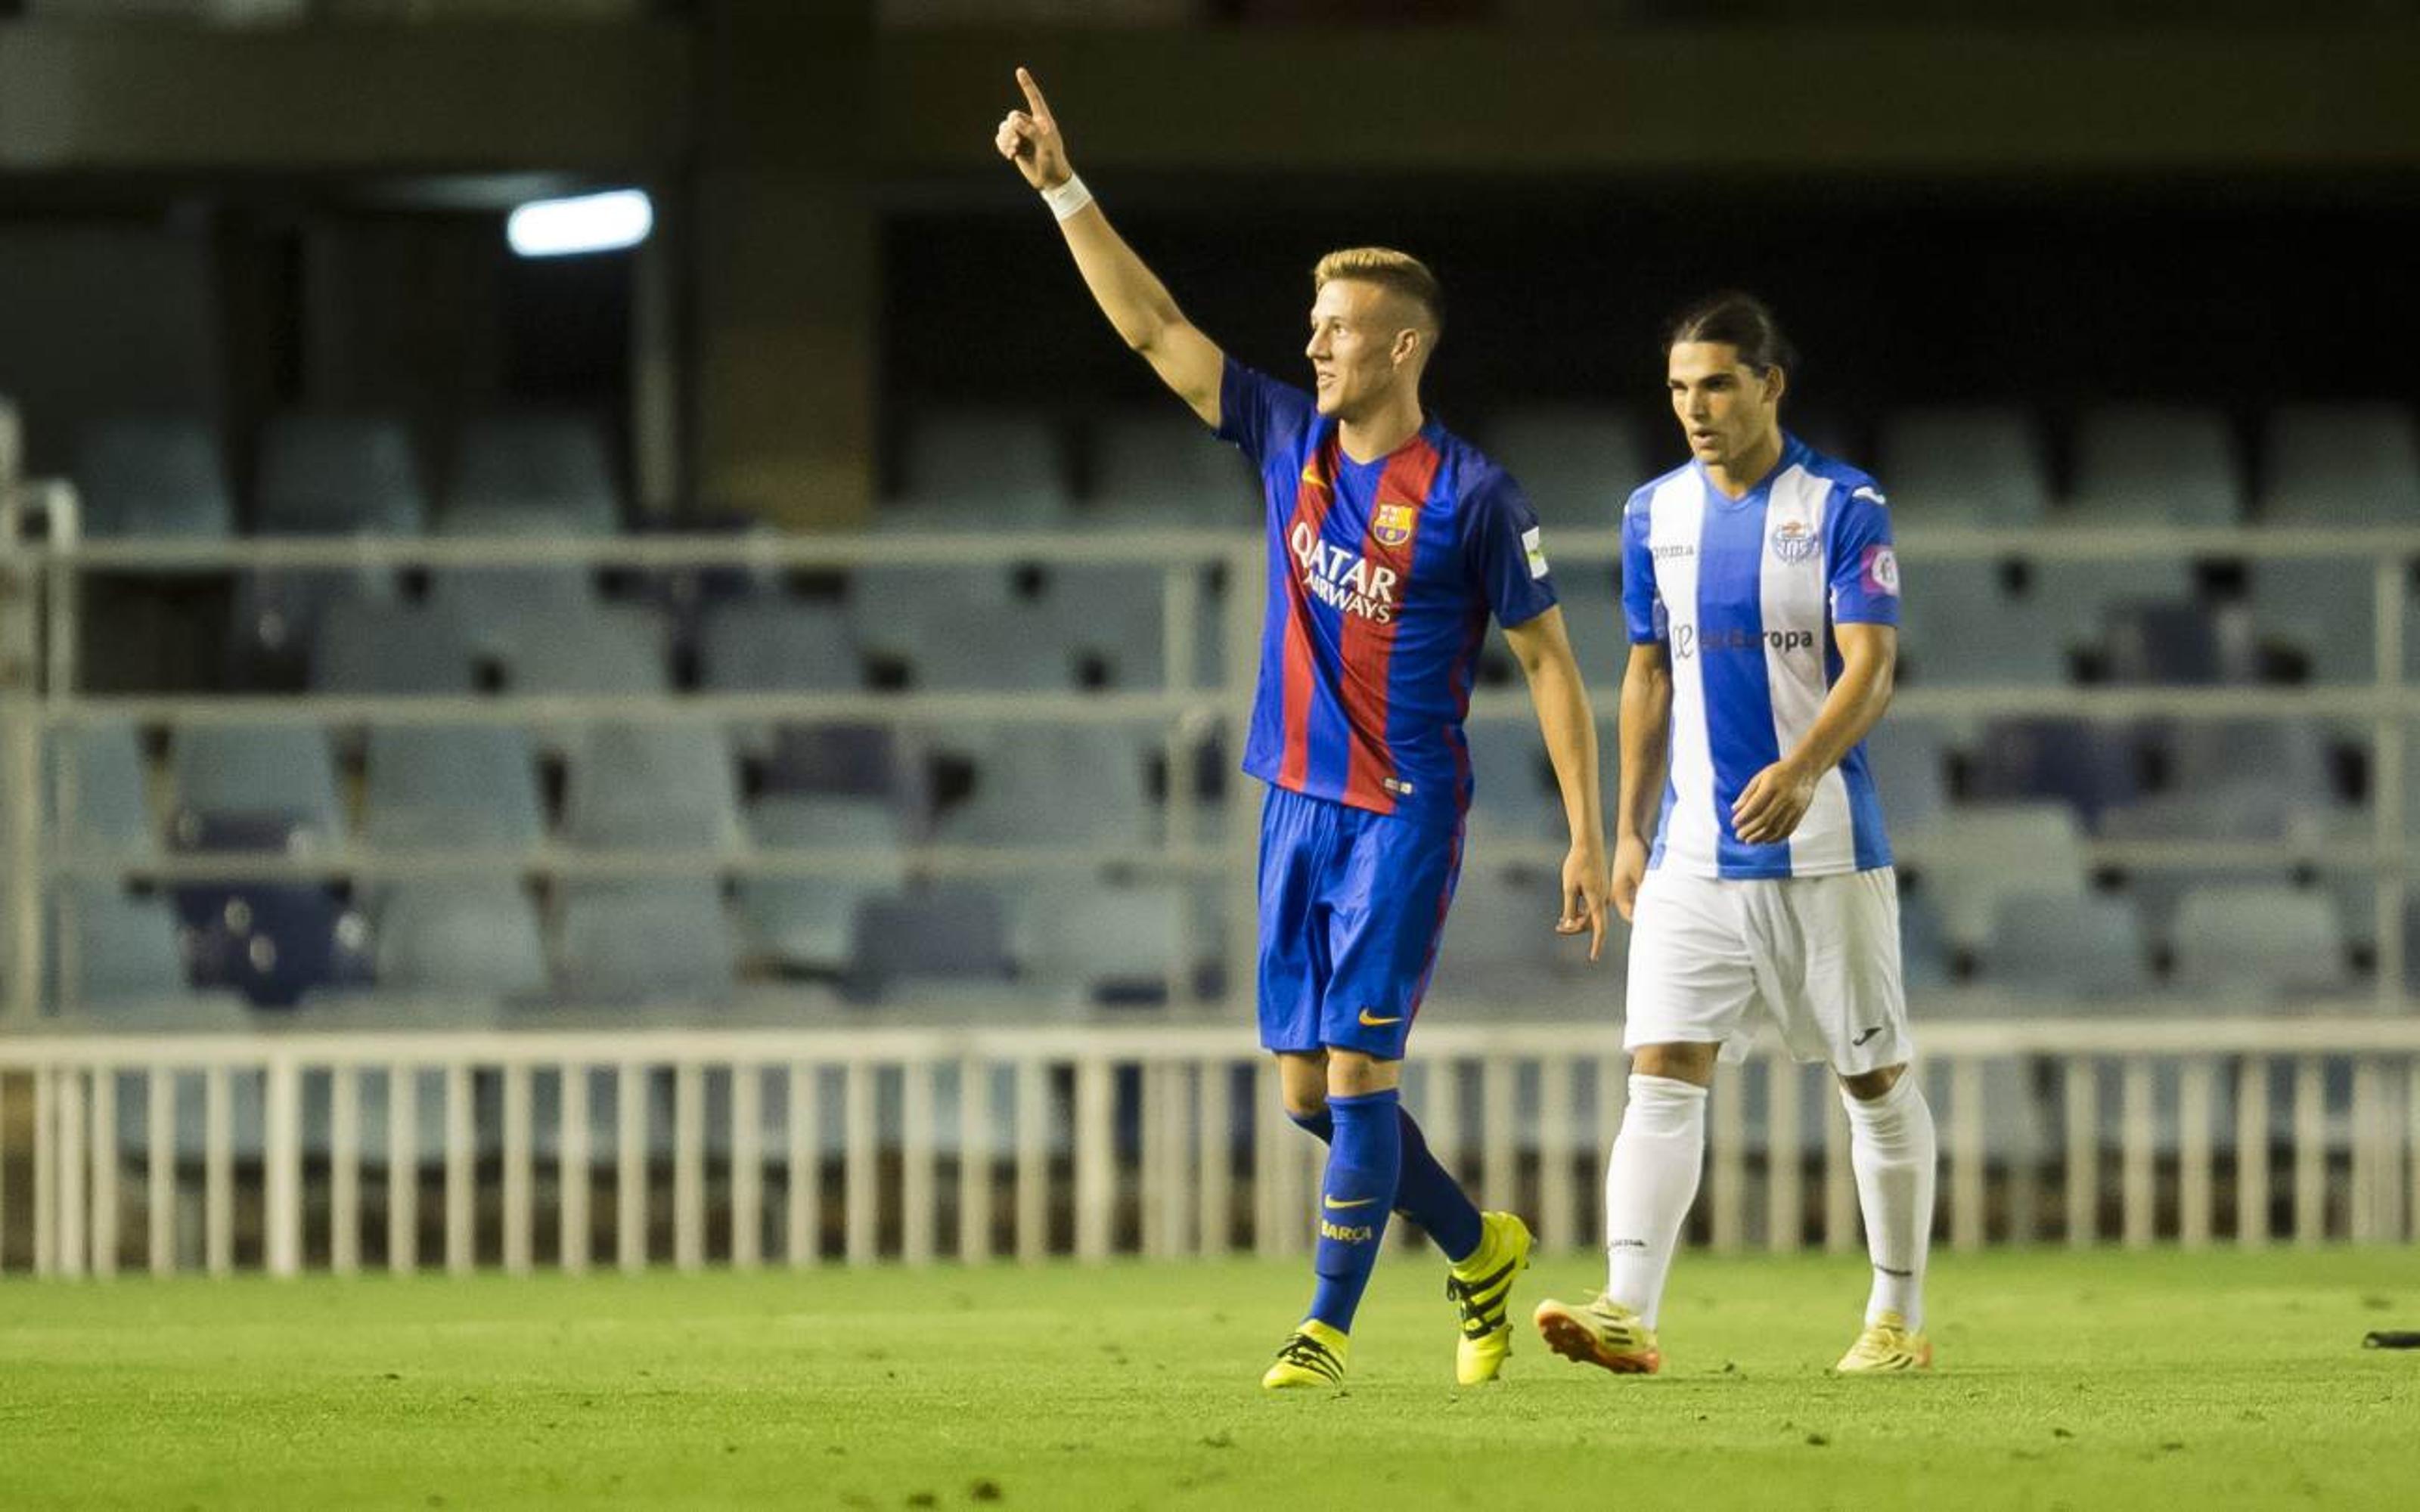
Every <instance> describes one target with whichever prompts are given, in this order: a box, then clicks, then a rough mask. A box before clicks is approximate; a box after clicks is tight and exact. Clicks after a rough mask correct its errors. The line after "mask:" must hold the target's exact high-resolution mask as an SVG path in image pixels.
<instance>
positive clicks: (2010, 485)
mask: <svg viewBox="0 0 2420 1512" xmlns="http://www.w3.org/2000/svg"><path fill="white" fill-rule="evenodd" d="M1877 455H1879V457H1880V458H1881V472H1880V476H1881V480H1882V485H1883V487H1884V488H1885V490H1886V491H1887V493H1888V495H1889V498H1890V503H1891V516H1892V518H1893V519H1894V521H1895V522H1896V523H1897V524H1899V525H1900V526H1901V527H1906V526H1909V525H1917V526H1931V525H1958V526H1966V527H1971V528H1974V529H1978V530H1993V531H2012V530H2023V529H2025V528H2028V527H2031V526H2033V525H2035V524H2038V523H2039V522H2040V519H2041V517H2042V515H2043V512H2044V510H2045V509H2046V508H2047V507H2048V504H2049V498H2050V487H2049V484H2048V482H2047V481H2046V479H2045V476H2044V470H2043V465H2042V448H2041V440H2040V437H2039V436H2037V435H2036V434H2035V431H2034V427H2033V424H2032V423H2031V421H2029V420H2028V419H2027V418H2026V416H2025V415H2024V412H2023V411H2021V410H2018V409H2009V408H2005V407H2000V406H1990V407H1981V406H1978V407H1975V408H1971V409H1904V410H1900V411H1898V412H1897V413H1894V414H1892V415H1889V416H1888V417H1886V418H1885V420H1884V421H1883V424H1882V435H1881V442H1880V448H1879V451H1878V454H1877Z"/></svg>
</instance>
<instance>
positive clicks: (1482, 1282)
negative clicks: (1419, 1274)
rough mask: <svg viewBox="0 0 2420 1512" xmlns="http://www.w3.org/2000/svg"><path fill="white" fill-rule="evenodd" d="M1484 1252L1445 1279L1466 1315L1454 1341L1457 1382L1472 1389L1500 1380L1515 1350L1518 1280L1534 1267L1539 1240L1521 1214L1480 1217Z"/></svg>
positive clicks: (1451, 1296) (1448, 1290) (1450, 1295)
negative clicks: (1532, 1255)
mask: <svg viewBox="0 0 2420 1512" xmlns="http://www.w3.org/2000/svg"><path fill="white" fill-rule="evenodd" d="M1479 1232H1480V1238H1479V1248H1478V1249H1476V1250H1474V1251H1472V1252H1471V1255H1470V1257H1469V1258H1467V1259H1466V1260H1463V1261H1462V1262H1460V1263H1459V1264H1457V1265H1455V1266H1454V1267H1453V1270H1452V1272H1451V1273H1450V1274H1448V1275H1447V1276H1446V1278H1445V1294H1446V1296H1447V1297H1448V1298H1449V1299H1450V1300H1451V1302H1452V1303H1453V1304H1454V1306H1455V1308H1456V1309H1457V1310H1459V1311H1460V1313H1461V1314H1462V1337H1461V1338H1459V1339H1457V1340H1455V1341H1454V1346H1453V1379H1454V1380H1455V1381H1460V1382H1461V1383H1462V1384H1463V1385H1466V1386H1476V1385H1479V1384H1481V1382H1484V1381H1494V1380H1495V1379H1496V1372H1497V1370H1499V1369H1501V1368H1503V1365H1504V1356H1505V1354H1506V1352H1507V1351H1508V1350H1511V1349H1512V1316H1511V1314H1510V1312H1509V1311H1508V1309H1507V1307H1506V1304H1507V1303H1508V1302H1510V1301H1511V1300H1512V1278H1513V1277H1514V1276H1516V1275H1518V1274H1520V1273H1522V1272H1524V1271H1526V1270H1528V1268H1529V1249H1530V1246H1531V1245H1532V1243H1533V1242H1534V1241H1532V1240H1531V1239H1530V1237H1529V1226H1528V1224H1525V1223H1523V1222H1522V1221H1521V1219H1520V1217H1519V1216H1518V1215H1517V1214H1514V1213H1510V1212H1482V1213H1481V1214H1480V1215H1479Z"/></svg>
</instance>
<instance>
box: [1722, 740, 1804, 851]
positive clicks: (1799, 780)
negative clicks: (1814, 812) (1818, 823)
mask: <svg viewBox="0 0 2420 1512" xmlns="http://www.w3.org/2000/svg"><path fill="white" fill-rule="evenodd" d="M1822 776H1823V774H1822V773H1821V772H1809V771H1807V770H1804V769H1803V768H1801V767H1800V766H1799V765H1798V764H1796V763H1794V762H1792V761H1791V760H1790V759H1789V758H1788V757H1784V758H1782V759H1781V760H1780V761H1777V762H1776V763H1774V764H1772V765H1771V766H1768V767H1766V768H1765V769H1764V770H1763V771H1761V772H1759V773H1757V774H1756V776H1754V777H1752V778H1750V779H1748V782H1747V786H1746V787H1745V788H1742V789H1741V790H1740V795H1739V802H1737V803H1734V804H1732V805H1731V828H1732V829H1733V830H1734V831H1736V832H1737V833H1738V835H1739V838H1740V839H1741V840H1743V841H1746V842H1747V843H1748V844H1750V845H1774V844H1778V843H1779V842H1780V841H1785V840H1788V839H1789V838H1790V837H1791V834H1792V832H1793V831H1795V830H1796V829H1797V828H1798V821H1800V820H1801V819H1804V818H1806V817H1807V806H1808V805H1810V804H1812V803H1813V802H1814V801H1815V783H1816V781H1817V779H1820V778H1821V777H1822Z"/></svg>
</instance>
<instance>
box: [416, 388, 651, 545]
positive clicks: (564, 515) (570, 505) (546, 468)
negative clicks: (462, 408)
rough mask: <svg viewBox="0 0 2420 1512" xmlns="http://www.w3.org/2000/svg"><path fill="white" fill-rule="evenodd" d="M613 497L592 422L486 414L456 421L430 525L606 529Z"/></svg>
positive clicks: (455, 530) (615, 519)
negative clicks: (449, 468) (439, 508)
mask: <svg viewBox="0 0 2420 1512" xmlns="http://www.w3.org/2000/svg"><path fill="white" fill-rule="evenodd" d="M621 512H622V511H621V504H620V490H619V489H618V488H617V487H616V486H614V482H613V464H612V461H611V460H610V458H609V457H608V456H607V455H606V449H605V438H604V436H603V435H602V434H601V433H600V432H599V430H598V427H597V425H596V424H594V423H593V422H591V421H589V420H586V419H584V418H582V417H580V416H576V415H542V414H531V415H508V416H490V417H488V418H485V419H481V420H474V421H473V422H472V423H471V424H468V425H466V426H464V427H463V431H462V436H461V440H460V442H459V444H458V448H457V450H456V453H455V458H454V472H453V476H452V479H451V480H450V481H449V483H448V485H447V486H446V490H445V506H444V511H443V513H442V515H441V516H440V517H439V521H438V525H439V529H440V530H442V532H445V533H446V534H449V535H539V534H544V535H611V534H613V532H614V531H615V530H616V529H617V528H618V527H619V525H620V517H621Z"/></svg>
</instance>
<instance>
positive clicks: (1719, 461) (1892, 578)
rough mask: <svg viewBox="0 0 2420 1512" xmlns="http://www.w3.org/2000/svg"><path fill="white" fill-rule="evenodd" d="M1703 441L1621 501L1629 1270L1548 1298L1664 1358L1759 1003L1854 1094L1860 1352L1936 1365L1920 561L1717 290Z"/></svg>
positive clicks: (1613, 1341) (1676, 378)
mask: <svg viewBox="0 0 2420 1512" xmlns="http://www.w3.org/2000/svg"><path fill="white" fill-rule="evenodd" d="M1665 353H1666V376H1667V386H1668V388H1669V390H1670V391H1671V397H1672V412H1673V414H1674V415H1675V416H1677V417H1678V418H1679V420H1680V422H1681V427H1682V429H1683V431H1684V432H1686V434H1687V436H1688V440H1689V451H1690V454H1691V456H1692V460H1691V461H1690V463H1689V465H1688V466H1686V467H1683V468H1681V469H1679V470H1677V471H1673V472H1669V473H1667V474H1665V475H1664V476H1663V477H1660V478H1657V479H1656V480H1654V481H1653V482H1652V483H1650V484H1648V485H1647V486H1644V487H1642V488H1640V489H1639V490H1638V491H1637V492H1636V493H1634V494H1632V495H1631V497H1630V502H1629V504H1628V505H1627V506H1626V507H1625V508H1624V510H1623V512H1622V578H1623V581H1622V601H1623V617H1624V619H1625V620H1626V621H1627V622H1628V625H1629V631H1630V640H1631V652H1630V663H1629V667H1628V669H1627V671H1625V673H1624V675H1623V678H1622V687H1621V797H1620V800H1619V806H1618V809H1617V810H1616V813H1615V833H1616V837H1617V843H1616V846H1615V850H1614V860H1613V896H1614V903H1615V905H1616V906H1617V907H1618V908H1619V909H1620V910H1621V915H1622V917H1623V918H1628V919H1630V920H1631V925H1632V933H1631V950H1630V982H1629V995H1628V996H1629V1006H1628V1014H1627V1017H1628V1022H1627V1026H1626V1029H1625V1032H1624V1036H1623V1038H1624V1042H1625V1044H1626V1045H1627V1047H1628V1048H1629V1050H1630V1052H1631V1077H1630V1101H1629V1104H1628V1106H1627V1108H1626V1110H1625V1111H1624V1113H1623V1115H1622V1121H1621V1134H1620V1135H1619V1136H1618V1137H1617V1138H1616V1139H1615V1140H1614V1144H1613V1153H1612V1156H1611V1157H1610V1159H1609V1160H1608V1161H1607V1163H1606V1255H1607V1280H1606V1289H1605V1292H1604V1294H1603V1295H1602V1296H1600V1297H1598V1298H1596V1299H1595V1300H1593V1301H1591V1302H1590V1303H1588V1304H1584V1305H1576V1306H1575V1305H1567V1304H1562V1303H1559V1302H1552V1301H1549V1302H1546V1303H1544V1304H1541V1305H1540V1306H1539V1308H1538V1311H1537V1319H1538V1326H1539V1329H1540V1330H1541V1332H1543V1333H1544V1335H1545V1336H1546V1341H1547V1342H1548V1343H1549V1344H1550V1345H1552V1346H1553V1348H1554V1349H1555V1350H1556V1351H1557V1352H1558V1353H1559V1354H1562V1355H1564V1356H1566V1357H1568V1358H1570V1359H1574V1360H1578V1361H1582V1362H1586V1363H1589V1364H1593V1365H1603V1366H1605V1367H1606V1369H1609V1370H1613V1371H1617V1372H1621V1373H1625V1374H1644V1373H1648V1372H1652V1371H1653V1370H1655V1369H1656V1368H1657V1367H1658V1366H1659V1365H1661V1364H1662V1361H1663V1356H1662V1353H1661V1351H1660V1350H1659V1348H1658V1346H1657V1344H1656V1339H1655V1324H1656V1312H1657V1307H1658V1304H1659V1303H1660V1302H1661V1300H1662V1296H1663V1291H1664V1280H1665V1276H1666V1273H1668V1271H1669V1270H1670V1268H1671V1263H1672V1252H1673V1248H1674V1246H1675V1244H1676V1243H1677V1242H1678V1241H1679V1238H1680V1233H1681V1224H1682V1220H1683V1218H1684V1217H1686V1216H1687V1214H1688V1211H1689V1204H1690V1202H1691V1201H1692V1200H1693V1199H1694V1198H1695V1197H1696V1196H1697V1190H1698V1172H1699V1165H1701V1163H1702V1162H1703V1160H1704V1156H1705V1144H1706V1095H1707V1089H1708V1088H1709V1087H1711V1086H1712V1084H1713V1082H1714V1065H1715V1061H1716V1059H1717V1057H1721V1058H1725V1059H1737V1058H1739V1057H1740V1056H1741V1055H1742V1054H1744V1052H1745V1042H1744V1041H1745V1034H1746V1033H1747V1031H1748V1030H1749V1029H1750V1027H1751V1025H1750V1022H1749V1020H1750V1017H1751V1015H1753V1014H1755V1013H1757V1012H1758V1011H1760V1010H1761V1012H1762V1013H1763V1014H1764V1015H1766V1016H1768V1017H1770V1018H1771V1019H1772V1020H1773V1021H1774V1022H1775V1023H1776V1026H1777V1027H1778V1028H1779V1031H1780V1037H1781V1041H1782V1044H1783V1046H1784V1047H1785V1048H1786V1049H1788V1051H1789V1052H1790V1053H1791V1055H1792V1056H1793V1057H1796V1058H1798V1059H1800V1060H1822V1061H1824V1062H1826V1063H1828V1064H1829V1065H1830V1066H1831V1068H1832V1069H1833V1071H1834V1072H1837V1073H1838V1076H1839V1078H1840V1086H1841V1090H1842V1097H1841V1101H1842V1102H1843V1103H1845V1104H1846V1105H1847V1108H1848V1111H1849V1123H1850V1129H1851V1131H1852V1145H1851V1149H1852V1156H1853V1163H1854V1166H1855V1170H1856V1178H1857V1197H1858V1201H1859V1203H1860V1204H1861V1205H1862V1207H1863V1209H1864V1212H1865V1220H1866V1235H1867V1246H1868V1249H1869V1253H1870V1256H1871V1258H1872V1260H1873V1268H1874V1285H1873V1290H1872V1293H1871V1295H1870V1296H1869V1299H1868V1302H1867V1307H1866V1326H1865V1329H1864V1331H1863V1333H1862V1334H1861V1335H1860V1336H1859V1337H1858V1339H1857V1341H1856V1343H1855V1344H1854V1345H1853V1346H1852V1347H1851V1349H1850V1350H1849V1352H1848V1353H1847V1354H1846V1355H1845V1356H1843V1357H1842V1359H1841V1360H1840V1362H1839V1364H1838V1366H1837V1368H1838V1369H1840V1370H1843V1371H1854V1372H1864V1371H1880V1370H1909V1369H1920V1368H1923V1367H1924V1366H1926V1365H1930V1364H1931V1356H1932V1350H1931V1345H1930V1344H1929V1343H1928V1342H1927V1341H1926V1338H1925V1335H1924V1313H1923V1307H1924V1302H1923V1282H1924V1264H1925V1251H1926V1241H1927V1236H1928V1235H1929V1234H1930V1233H1931V1227H1932V1193H1933V1158H1934V1144H1933V1129H1932V1114H1931V1110H1930V1109H1929V1108H1927V1107H1926V1105H1925V1101H1924V1094H1923V1092H1922V1091H1921V1090H1920V1089H1919V1088H1918V1086H1917V1083H1916V1078H1914V1077H1912V1076H1908V1075H1906V1074H1905V1072H1906V1071H1907V1062H1908V1057H1909V1055H1910V1054H1911V1050H1912V1046H1911V1044H1910V1041H1909V1039H1908V1032H1907V1007H1906V1001H1905V998H1904V996H1903V995H1902V993H1901V991H1900V941H1899V898H1898V892H1897V887H1896V880H1895V878H1894V875H1893V872H1892V870H1891V854H1890V841H1889V840H1888V838H1887V837H1886V836H1885V834H1884V832H1883V815H1882V806H1881V804H1880V803H1879V802H1877V801H1876V799H1875V795H1874V786H1873V779H1872V777H1871V776H1870V774H1869V770H1868V768H1867V764H1866V756H1865V749H1864V747H1863V746H1862V744H1861V742H1862V741H1863V740H1864V739H1865V737H1866V733H1867V732H1868V731H1869V730H1871V729H1872V728H1873V726H1874V723H1875V721H1876V720H1878V719H1880V718H1881V717H1882V714H1883V710H1884V708H1885V706H1886V705H1888V703H1889V702H1890V696H1891V679H1892V670H1893V665H1894V663H1895V661H1896V659H1897V656H1898V638H1899V630H1898V625H1899V605H1900V580H1899V563H1898V560H1897V558H1896V557H1895V556H1894V555H1893V554H1892V548H1891V530H1890V512H1889V510H1888V508H1887V507H1886V506H1885V501H1884V498H1883V494H1882V491H1881V489H1880V488H1878V487H1877V486H1875V484H1874V480H1873V479H1871V478H1869V477H1868V476H1867V475H1866V474H1865V473H1863V472H1860V471H1857V470H1856V469H1854V468H1853V467H1849V466H1847V465H1845V464H1843V463H1840V462H1837V461H1834V460H1833V459H1832V458H1830V457H1827V456H1824V455H1822V454H1820V453H1818V452H1816V451H1815V450H1814V449H1812V448H1811V447H1809V446H1807V444H1806V443H1805V442H1804V441H1801V440H1797V439H1796V438H1795V437H1792V436H1790V435H1788V434H1787V433H1785V432H1784V431H1783V430H1782V428H1781V420H1780V406H1781V399H1782V395H1783V393H1784V391H1785V390H1786V389H1787V387H1788V382H1789V377H1788V375H1789V370H1790V368H1791V367H1792V365H1793V363H1794V358H1793V356H1792V352H1791V350H1790V347H1789V345H1788V342H1787V341H1786V339H1785V338H1784V337H1783V335H1782V333H1781V331H1780V328H1779V327H1778V326H1777V325H1776V323H1775V321H1774V318H1773V315H1772V312H1770V311H1769V310H1767V309H1766V308H1765V307H1764V306H1763V305H1762V304H1761V303H1760V302H1759V301H1756V300H1754V299H1752V298H1750V297H1748V296H1746V295H1744V294H1724V295H1718V296H1716V297H1714V298H1713V299H1711V300H1708V301H1705V302H1704V303H1702V304H1700V305H1699V306H1697V307H1696V308H1694V309H1692V310H1690V311H1688V312H1687V313H1686V314H1684V315H1683V316H1681V317H1680V318H1679V319H1678V320H1676V321H1675V322H1674V323H1673V325H1672V327H1671V329H1670V331H1669V332H1668V338H1667V340H1666V343H1665Z"/></svg>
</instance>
